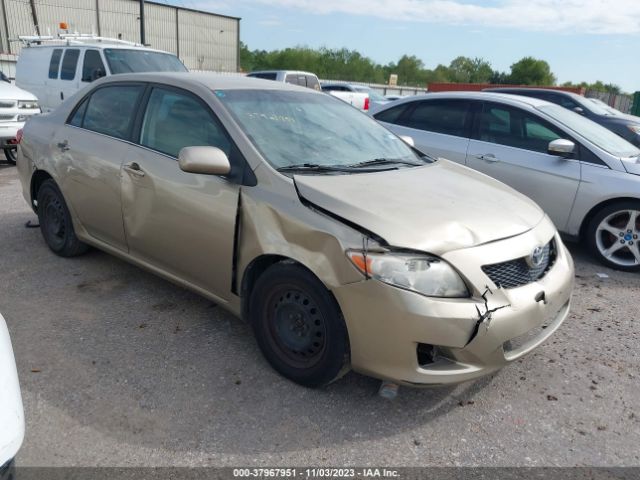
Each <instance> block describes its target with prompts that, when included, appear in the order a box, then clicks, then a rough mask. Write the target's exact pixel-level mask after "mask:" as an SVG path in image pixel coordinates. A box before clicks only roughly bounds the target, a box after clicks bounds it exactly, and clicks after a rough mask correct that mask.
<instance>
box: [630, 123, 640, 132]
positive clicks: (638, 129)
mask: <svg viewBox="0 0 640 480" xmlns="http://www.w3.org/2000/svg"><path fill="white" fill-rule="evenodd" d="M627 128H628V129H629V130H631V131H632V132H633V133H635V134H636V135H640V125H638V124H636V125H627Z"/></svg>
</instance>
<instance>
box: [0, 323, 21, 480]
mask: <svg viewBox="0 0 640 480" xmlns="http://www.w3.org/2000/svg"><path fill="white" fill-rule="evenodd" d="M23 439H24V410H23V409H22V396H21V395H20V384H19V383H18V372H17V371H16V362H15V360H14V358H13V348H11V340H10V338H9V331H8V330H7V324H6V323H5V321H4V318H3V317H2V315H0V479H2V480H4V479H9V478H12V474H11V472H12V469H13V458H14V457H15V456H16V453H18V450H19V449H20V445H22V440H23Z"/></svg>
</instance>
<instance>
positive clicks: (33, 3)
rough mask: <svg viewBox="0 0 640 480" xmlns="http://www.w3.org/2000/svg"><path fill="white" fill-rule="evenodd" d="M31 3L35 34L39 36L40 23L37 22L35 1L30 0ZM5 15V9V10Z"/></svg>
mask: <svg viewBox="0 0 640 480" xmlns="http://www.w3.org/2000/svg"><path fill="white" fill-rule="evenodd" d="M29 3H30V4H31V16H32V17H33V24H34V25H35V26H36V34H37V35H38V36H40V25H39V24H38V12H36V1H35V0H30V2H29ZM5 15H6V10H5Z"/></svg>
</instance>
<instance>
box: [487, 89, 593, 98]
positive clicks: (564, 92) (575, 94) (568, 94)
mask: <svg viewBox="0 0 640 480" xmlns="http://www.w3.org/2000/svg"><path fill="white" fill-rule="evenodd" d="M483 91H485V92H541V93H551V94H557V95H566V96H568V97H572V96H576V97H581V98H584V97H582V96H581V95H578V94H577V93H574V92H567V91H565V90H556V89H555V88H529V87H492V88H485V89H484V90H483Z"/></svg>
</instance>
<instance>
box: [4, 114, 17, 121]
mask: <svg viewBox="0 0 640 480" xmlns="http://www.w3.org/2000/svg"><path fill="white" fill-rule="evenodd" d="M13 117H15V115H14V114H12V113H0V120H13Z"/></svg>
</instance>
